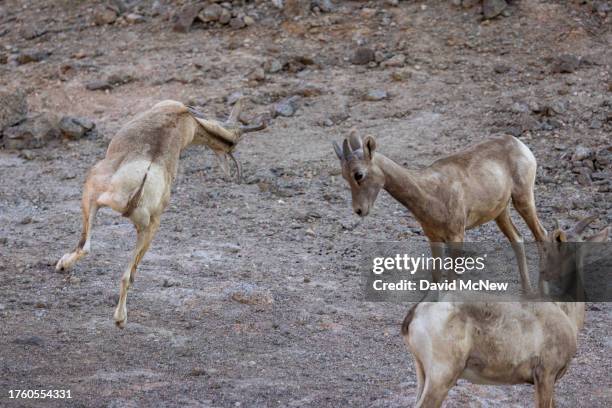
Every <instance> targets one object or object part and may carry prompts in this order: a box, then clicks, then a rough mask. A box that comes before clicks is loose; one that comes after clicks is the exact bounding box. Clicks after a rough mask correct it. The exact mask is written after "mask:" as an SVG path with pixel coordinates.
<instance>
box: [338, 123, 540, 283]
mask: <svg viewBox="0 0 612 408" xmlns="http://www.w3.org/2000/svg"><path fill="white" fill-rule="evenodd" d="M334 150H335V151H336V155H337V156H338V158H339V159H340V162H341V164H342V176H343V177H344V178H345V179H346V181H347V182H348V183H349V185H350V187H351V193H352V197H353V210H354V211H355V213H357V215H359V216H361V217H364V216H366V215H368V213H369V212H370V209H371V208H372V206H373V205H374V201H375V200H376V197H377V196H378V193H379V191H380V189H381V188H384V189H385V190H386V191H387V192H388V193H389V194H391V196H393V197H394V198H395V199H396V200H397V201H399V202H400V203H402V204H403V205H404V206H405V207H407V208H408V209H409V210H410V211H411V212H412V214H413V215H414V217H415V218H416V219H417V221H418V222H419V223H420V224H421V227H422V228H423V232H424V233H425V235H426V236H427V238H428V239H429V241H430V244H431V250H432V255H433V256H434V257H443V256H444V255H443V251H444V246H443V245H440V243H451V242H463V238H464V234H465V230H467V229H471V228H474V227H476V226H479V225H481V224H484V223H486V222H488V221H491V220H495V222H496V223H497V225H498V227H499V229H501V231H502V232H503V233H504V234H505V235H506V237H507V238H508V239H509V240H510V242H511V243H512V247H513V249H514V251H515V253H516V256H517V259H518V263H519V271H520V275H521V284H522V285H523V288H524V289H525V290H527V291H528V290H530V284H529V276H528V271H527V259H526V257H525V251H524V247H523V238H522V237H521V235H520V233H519V232H518V230H517V229H516V227H515V226H514V224H513V223H512V220H511V219H510V200H512V202H513V204H514V208H516V210H517V211H518V212H519V214H520V215H521V216H522V217H523V219H524V220H525V222H526V223H527V225H528V226H529V229H530V230H531V232H532V233H533V235H534V237H535V239H536V241H540V242H542V241H545V240H546V230H545V229H544V227H543V226H542V224H541V223H540V221H539V219H538V216H537V213H536V206H535V200H534V195H533V188H534V184H535V177H536V159H535V157H534V156H533V154H532V153H531V151H530V150H529V148H528V147H527V146H525V145H524V144H523V143H522V142H521V141H519V140H518V139H516V138H514V137H512V136H503V137H499V138H491V139H489V140H486V141H484V142H481V143H478V144H475V145H473V146H471V147H469V148H467V149H465V150H463V151H461V152H458V153H455V154H451V155H449V156H446V157H444V158H441V159H438V160H436V161H435V162H433V163H432V164H431V165H429V166H427V167H425V168H423V169H420V170H408V169H406V168H404V167H402V166H400V165H399V164H397V163H395V162H394V161H392V160H390V159H389V158H387V157H385V156H383V155H382V154H380V153H378V152H376V151H375V150H376V141H375V140H374V138H373V137H371V136H367V137H366V138H365V140H363V141H362V140H361V138H360V137H359V136H357V135H355V133H354V132H353V133H351V135H350V136H349V138H348V139H344V142H343V145H342V148H340V146H339V145H338V144H337V143H336V142H334ZM440 279H441V276H440V272H439V271H434V280H435V281H440Z"/></svg>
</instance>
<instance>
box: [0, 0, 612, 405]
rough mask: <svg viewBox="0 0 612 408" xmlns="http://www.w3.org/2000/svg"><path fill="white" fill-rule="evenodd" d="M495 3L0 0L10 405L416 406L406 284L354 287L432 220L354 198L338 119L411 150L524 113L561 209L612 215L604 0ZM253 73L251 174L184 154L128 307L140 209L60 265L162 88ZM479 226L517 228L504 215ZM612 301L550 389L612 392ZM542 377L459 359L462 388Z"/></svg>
mask: <svg viewBox="0 0 612 408" xmlns="http://www.w3.org/2000/svg"><path fill="white" fill-rule="evenodd" d="M486 3H489V4H488V5H491V4H492V3H498V4H497V6H496V7H498V6H499V3H500V2H486ZM501 3H505V2H503V1H502V2H501ZM194 4H195V5H194ZM501 6H502V7H501V10H500V12H499V13H498V15H497V16H496V17H495V18H493V19H490V20H489V19H483V14H482V13H481V11H482V7H481V5H480V2H476V1H466V0H463V1H462V2H460V1H429V2H425V1H408V0H406V1H400V2H397V1H386V2H385V1H380V2H376V1H342V2H340V1H315V2H312V3H311V2H310V1H308V2H304V1H295V0H285V1H284V2H282V1H273V2H270V1H255V2H251V1H244V2H227V3H213V2H211V3H208V2H195V3H184V2H173V3H170V2H167V1H155V2H150V1H129V2H128V1H126V2H121V1H112V2H110V3H108V4H106V3H104V2H69V1H64V0H55V1H50V0H41V1H38V2H16V1H12V0H9V1H5V2H2V3H0V44H1V45H2V48H1V49H0V73H1V75H0V85H1V86H2V87H3V90H2V91H1V93H0V102H2V103H0V105H1V106H0V125H1V126H0V128H2V130H3V132H2V133H3V137H2V139H1V143H2V145H3V146H4V149H0V175H1V176H2V177H1V178H2V184H1V187H0V254H1V256H0V278H1V279H2V285H0V319H1V320H2V324H1V325H0V336H1V343H2V346H0V373H1V375H0V390H1V393H2V394H1V395H0V398H1V403H0V405H2V406H42V405H45V406H66V404H65V402H64V401H46V402H44V403H42V402H33V401H23V400H22V401H14V400H13V401H11V400H8V399H7V395H8V390H9V389H70V390H71V392H72V395H73V400H72V403H71V404H70V406H83V407H98V406H106V407H136V406H167V407H173V406H182V407H185V406H194V407H195V406H198V407H199V406H211V407H227V406H245V407H259V406H261V407H263V406H276V407H288V406H289V407H302V406H305V407H306V406H307V407H315V406H316V407H338V406H350V407H365V406H367V407H400V406H401V407H405V406H410V405H412V404H413V401H414V395H415V384H416V378H415V373H414V367H413V363H412V360H411V358H410V355H409V354H408V353H407V351H406V350H405V348H404V346H403V344H402V341H401V337H400V335H399V324H400V322H401V321H402V319H403V317H404V314H405V311H406V309H407V307H408V305H405V304H388V303H369V302H364V301H363V292H362V289H361V287H360V282H361V281H360V270H359V262H360V259H361V256H362V255H363V254H362V252H361V249H362V248H363V247H364V245H366V244H367V242H370V241H376V240H405V239H409V240H421V241H422V240H424V237H423V236H422V234H421V232H420V228H419V226H418V224H417V223H416V221H415V220H414V218H413V217H412V216H411V215H410V214H409V213H408V212H407V211H406V210H405V209H404V208H403V207H401V206H400V205H399V204H398V203H396V202H395V201H393V200H392V199H391V198H390V197H389V196H388V195H386V194H385V193H383V194H381V196H380V197H379V199H378V201H377V204H376V208H375V210H374V211H373V212H372V213H371V214H370V216H369V217H368V218H366V219H364V220H362V221H359V220H357V219H356V218H355V217H354V216H353V215H352V214H351V206H350V194H349V192H348V191H347V188H346V186H345V182H344V181H343V180H342V178H341V176H340V167H339V163H338V161H337V159H336V157H335V155H334V153H333V150H332V147H331V141H332V140H340V139H341V138H342V137H343V136H345V135H346V134H347V133H348V130H349V129H351V128H353V127H355V128H357V129H358V131H359V132H360V133H361V134H362V135H366V134H369V135H374V136H375V137H376V138H377V141H378V149H379V150H380V152H382V153H384V154H386V155H388V156H389V157H391V158H393V159H395V160H397V161H398V162H400V163H402V164H404V165H406V166H407V167H410V168H416V167H419V166H422V165H426V164H427V163H429V162H431V161H432V160H433V159H435V158H437V157H439V156H440V155H442V154H445V153H449V152H453V151H455V150H457V149H460V148H462V147H464V146H466V145H468V144H469V143H471V142H475V141H478V140H482V139H485V138H487V137H489V136H491V135H496V134H504V133H510V134H513V135H515V136H517V137H519V138H520V139H521V140H522V141H524V142H525V143H526V144H527V145H528V146H529V147H530V148H531V149H532V150H533V152H534V154H535V155H536V157H537V159H538V162H539V169H538V179H537V185H536V198H537V203H538V211H539V214H540V217H541V219H542V221H543V222H544V224H545V225H546V227H547V228H549V229H550V228H551V226H552V224H553V220H554V219H555V218H556V219H558V220H560V221H561V223H562V224H564V225H569V224H571V223H573V222H574V221H575V220H576V219H578V218H580V217H582V216H584V215H587V214H596V215H598V216H599V219H598V221H597V222H596V223H594V224H593V227H594V228H597V229H599V228H602V227H603V226H604V225H606V224H608V223H611V222H612V211H611V209H612V201H611V200H610V197H611V189H612V186H611V180H612V177H611V175H612V141H611V138H610V132H611V130H612V108H611V107H612V76H611V72H612V71H611V64H612V47H610V44H611V43H612V22H611V18H612V17H611V11H610V2H606V1H555V2H553V1H545V0H533V1H527V0H522V1H518V0H517V1H513V2H510V3H509V5H508V6H504V5H503V4H502V5H501ZM491 10H492V9H488V10H485V12H488V13H493V12H494V10H493V11H491ZM240 94H243V95H245V96H247V97H248V100H249V102H248V104H247V107H246V110H247V112H248V113H249V114H250V115H255V114H262V113H264V114H269V115H270V116H271V117H274V119H273V120H272V122H271V124H270V126H269V128H268V129H266V130H265V131H262V132H259V133H254V134H250V135H249V136H248V137H246V138H245V139H244V141H243V142H242V143H241V145H240V146H239V148H238V156H239V158H240V159H241V161H242V163H243V165H244V173H245V175H246V180H245V182H244V183H242V184H235V183H232V182H228V181H225V180H224V179H223V177H222V175H221V172H220V171H219V169H218V167H217V165H216V163H215V161H214V158H213V157H212V155H211V154H210V152H208V151H205V150H203V149H201V148H191V149H189V150H188V151H186V152H185V154H184V155H183V157H182V161H181V170H180V175H179V177H178V179H177V181H176V183H175V186H174V189H173V196H172V201H171V205H170V207H169V208H168V210H167V211H166V213H165V214H164V217H163V219H162V227H161V229H160V231H159V233H158V234H157V236H156V238H155V240H154V242H153V245H152V247H151V249H150V250H149V252H148V253H147V255H146V256H145V258H144V260H143V262H142V264H141V267H140V270H139V273H138V276H137V278H136V282H135V286H134V288H133V290H132V291H131V292H130V295H129V298H128V310H129V319H128V326H127V328H126V329H125V330H118V329H116V328H115V327H114V324H113V321H112V313H113V308H114V305H115V303H116V299H117V293H118V280H119V277H120V275H121V272H122V270H123V268H124V266H125V265H126V263H127V260H128V257H129V251H130V250H131V248H132V246H133V242H134V236H135V233H134V231H133V228H132V226H131V224H130V223H129V222H128V221H127V220H126V219H123V218H121V217H119V216H117V215H116V214H113V213H112V212H111V211H109V210H103V211H101V212H100V213H99V216H98V220H97V223H96V227H95V229H94V234H93V242H92V254H91V255H90V256H89V257H88V258H86V259H84V260H83V261H81V263H79V264H78V265H77V266H76V268H75V269H74V270H73V271H72V272H71V273H70V274H60V273H56V272H55V271H54V269H53V266H54V264H55V262H56V261H57V260H58V259H59V257H60V256H61V255H62V254H63V253H64V252H66V251H67V250H69V249H72V248H73V247H74V245H75V244H76V242H77V240H78V235H79V231H80V228H81V225H80V222H81V220H80V208H79V204H80V193H81V186H82V183H83V181H84V178H85V174H86V171H87V169H88V168H89V167H90V166H91V165H92V164H93V163H94V162H95V161H96V160H98V159H100V158H101V157H102V156H103V155H104V151H105V147H106V146H107V144H108V141H109V139H110V138H111V137H112V136H113V134H114V133H115V132H116V131H117V130H118V129H119V127H120V126H121V125H122V124H123V123H125V122H126V121H127V120H128V119H129V118H130V117H132V116H133V115H134V114H136V113H137V112H140V111H142V110H145V109H147V108H149V107H151V106H152V105H153V104H154V103H155V102H157V101H159V100H162V99H176V100H180V101H183V102H188V103H190V104H194V105H197V106H199V107H200V108H201V109H202V110H203V111H204V112H206V114H208V115H210V116H216V117H223V116H224V115H226V114H227V113H228V112H229V110H230V107H229V104H231V102H233V101H234V100H235V99H236V98H237V96H239V95H240ZM513 217H514V219H515V221H516V222H517V224H518V225H519V228H520V229H521V231H522V232H523V234H524V235H525V236H526V237H531V236H530V234H529V232H528V230H527V229H526V227H525V225H524V223H523V222H522V220H520V218H519V217H518V215H517V214H514V216H513ZM468 239H469V240H470V241H487V240H496V241H503V238H502V236H501V235H500V233H499V232H498V231H497V229H496V227H495V225H493V224H490V225H485V226H483V227H480V228H477V229H475V230H472V231H470V232H469V233H468ZM611 317H612V307H610V305H609V304H607V303H599V304H590V305H589V310H588V312H587V323H586V327H585V329H584V331H583V332H582V333H581V335H580V348H579V351H578V354H577V356H576V358H575V359H574V361H573V364H572V366H571V367H570V369H569V371H568V373H567V374H566V376H565V377H564V378H563V379H562V380H561V381H560V382H559V383H558V385H557V388H556V389H557V403H558V406H561V407H576V406H584V407H587V406H588V407H608V406H610V405H611V404H612V394H611V391H610V390H611V389H612V388H611V383H610V377H609V373H610V370H611V369H612V362H611V360H610V357H609V351H610V346H611V345H612V342H611V337H610V336H611V333H610V330H611V329H610V327H611V325H610V322H611ZM532 395H533V389H532V387H531V386H527V385H525V386H522V385H521V386H507V387H492V386H489V387H487V386H477V385H471V384H469V383H466V382H463V381H460V382H459V384H458V386H457V387H455V388H454V389H453V390H452V391H451V393H450V396H449V398H448V401H447V403H446V406H449V407H460V406H461V407H463V406H473V407H481V406H502V405H503V406H514V407H522V406H528V405H531V404H532Z"/></svg>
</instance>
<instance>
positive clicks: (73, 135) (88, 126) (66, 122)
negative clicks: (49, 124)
mask: <svg viewBox="0 0 612 408" xmlns="http://www.w3.org/2000/svg"><path fill="white" fill-rule="evenodd" d="M94 127H95V124H94V123H93V122H92V121H91V120H89V119H81V118H75V117H72V116H64V117H62V118H61V119H60V122H59V128H60V131H61V132H62V136H64V137H66V138H68V139H80V138H81V137H83V136H84V135H85V134H86V133H87V132H89V131H90V130H92V129H93V128H94Z"/></svg>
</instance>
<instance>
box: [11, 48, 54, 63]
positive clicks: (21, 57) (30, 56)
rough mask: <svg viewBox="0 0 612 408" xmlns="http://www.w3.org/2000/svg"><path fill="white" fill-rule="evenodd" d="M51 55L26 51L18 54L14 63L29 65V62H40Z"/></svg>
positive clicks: (46, 52)
mask: <svg viewBox="0 0 612 408" xmlns="http://www.w3.org/2000/svg"><path fill="white" fill-rule="evenodd" d="M49 55H51V52H49V51H36V50H27V51H23V52H21V53H19V54H18V55H17V58H16V59H15V61H17V63H18V64H19V65H23V64H29V63H30V62H40V61H42V60H44V59H46V58H47V57H49Z"/></svg>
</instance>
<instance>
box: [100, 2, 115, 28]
mask: <svg viewBox="0 0 612 408" xmlns="http://www.w3.org/2000/svg"><path fill="white" fill-rule="evenodd" d="M117 17H118V14H117V11H115V10H113V9H112V8H110V7H107V6H100V7H97V8H96V9H95V10H94V23H95V24H96V25H106V24H112V23H114V22H115V20H117Z"/></svg>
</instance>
